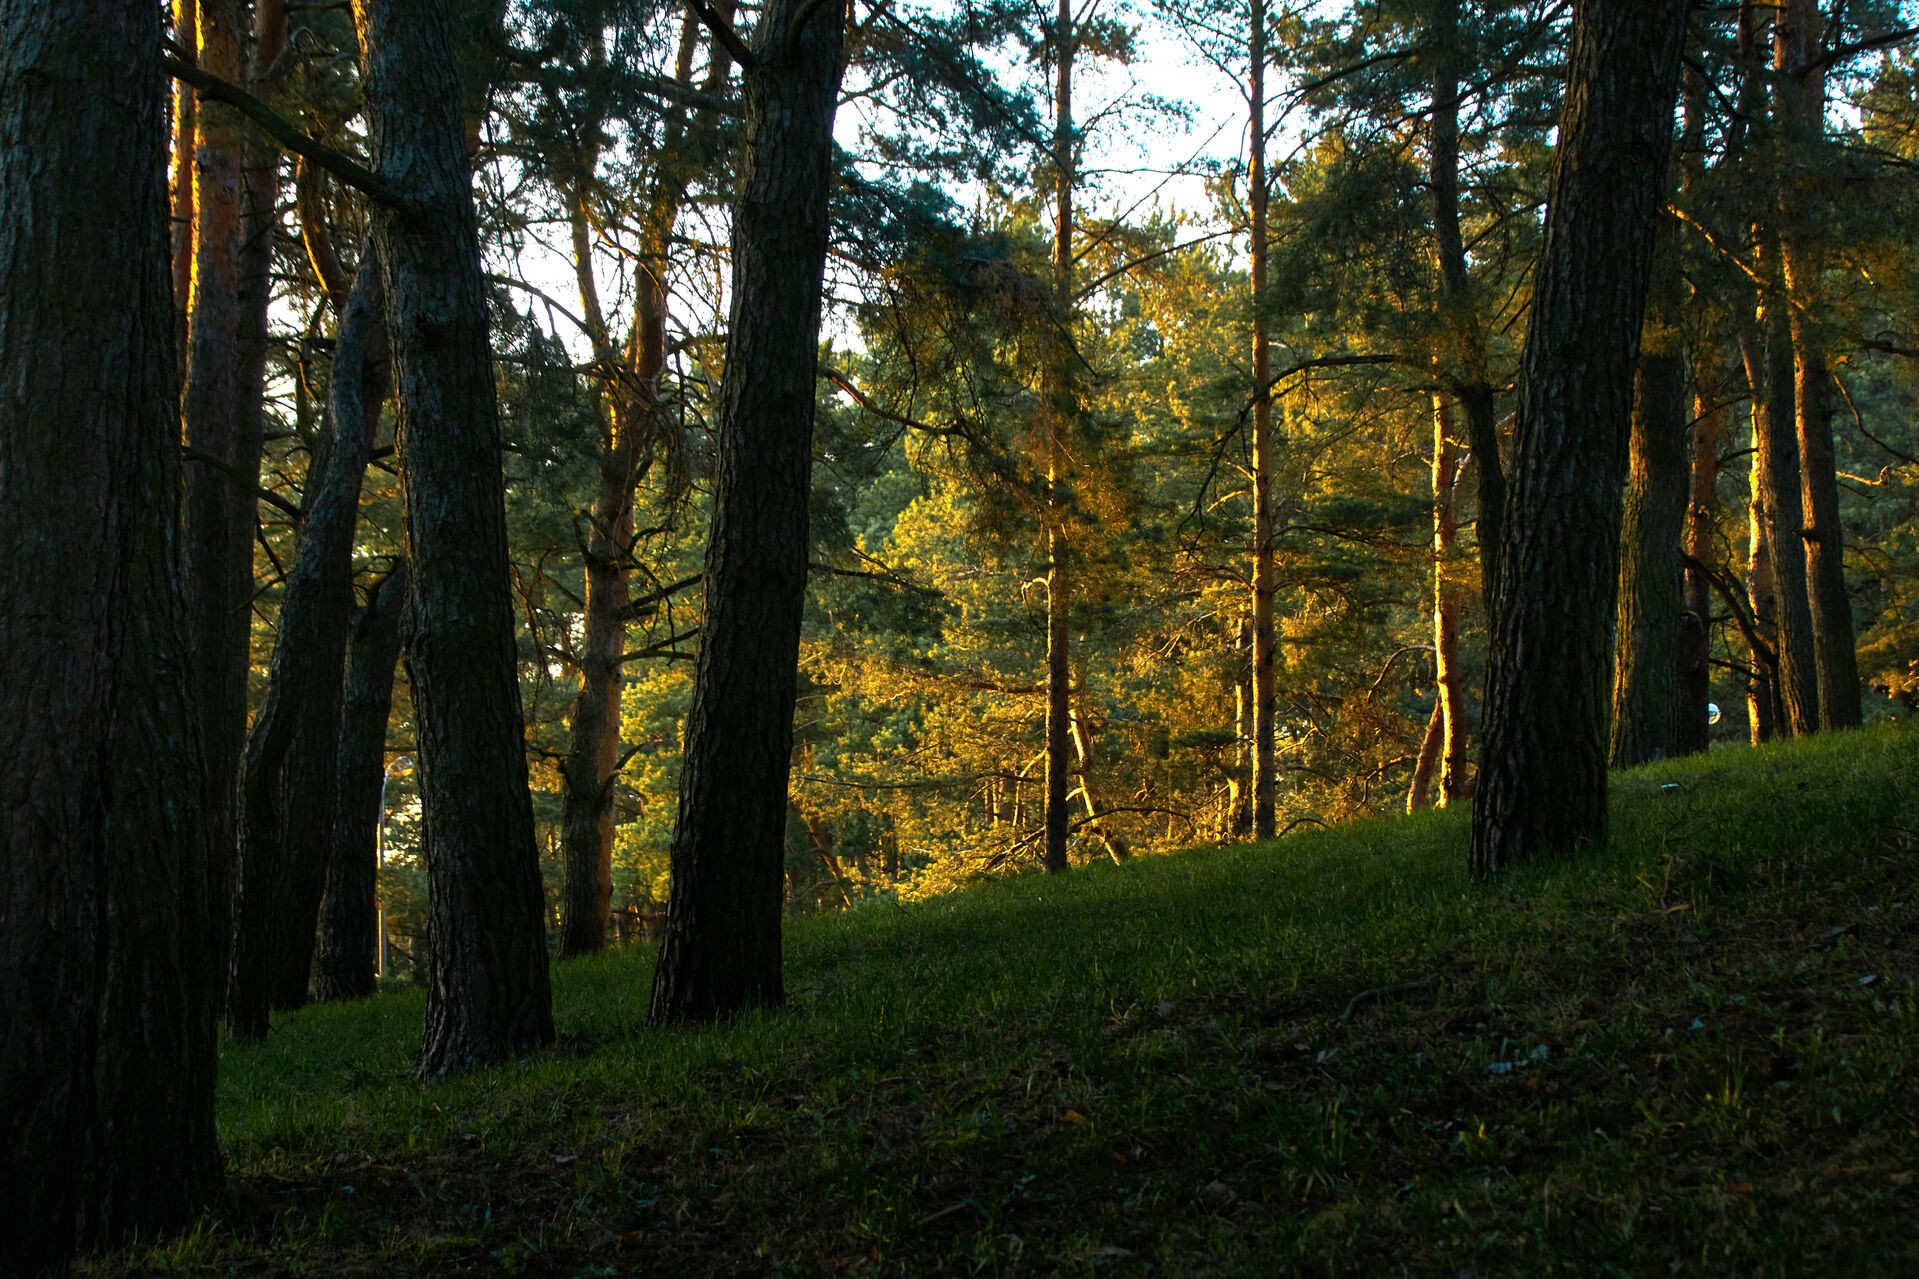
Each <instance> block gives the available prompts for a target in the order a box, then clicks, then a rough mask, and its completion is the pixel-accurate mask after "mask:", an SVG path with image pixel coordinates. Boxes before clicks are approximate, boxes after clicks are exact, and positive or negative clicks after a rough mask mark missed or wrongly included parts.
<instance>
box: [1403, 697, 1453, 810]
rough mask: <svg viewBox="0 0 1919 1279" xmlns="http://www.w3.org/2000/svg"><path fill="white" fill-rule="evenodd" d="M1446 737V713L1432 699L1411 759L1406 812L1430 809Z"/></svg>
mask: <svg viewBox="0 0 1919 1279" xmlns="http://www.w3.org/2000/svg"><path fill="white" fill-rule="evenodd" d="M1445 737H1446V712H1445V710H1444V709H1442V708H1441V706H1440V704H1439V699H1438V698H1437V697H1434V698H1433V713H1432V714H1431V715H1429V716H1427V718H1426V731H1425V733H1423V734H1422V735H1421V736H1420V739H1419V754H1418V755H1416V756H1414V758H1413V781H1412V785H1411V786H1409V787H1407V789H1406V811H1407V812H1409V813H1416V812H1418V811H1419V810H1420V809H1422V808H1430V807H1432V790H1433V774H1434V772H1436V771H1437V770H1438V768H1439V748H1440V746H1441V744H1442V743H1443V742H1444V741H1445Z"/></svg>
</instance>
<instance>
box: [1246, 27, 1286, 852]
mask: <svg viewBox="0 0 1919 1279" xmlns="http://www.w3.org/2000/svg"><path fill="white" fill-rule="evenodd" d="M1247 25H1248V37H1249V39H1248V49H1247V62H1248V66H1247V73H1248V74H1247V95H1246V99H1247V104H1248V108H1249V109H1248V113H1247V135H1246V136H1247V147H1248V150H1249V152H1250V155H1249V156H1248V161H1247V166H1246V183H1247V188H1248V189H1247V198H1248V200H1249V201H1250V203H1251V205H1252V227H1251V237H1252V248H1251V257H1252V275H1253V279H1252V284H1253V838H1254V839H1271V838H1272V837H1273V834H1274V832H1275V830H1276V829H1277V826H1278V823H1277V821H1276V820H1275V818H1274V809H1275V805H1276V803H1277V796H1278V793H1279V785H1278V776H1277V773H1276V765H1277V763H1278V758H1279V756H1278V731H1279V729H1278V719H1279V715H1278V711H1279V692H1278V684H1277V678H1278V677H1277V672H1276V670H1275V666H1274V663H1275V659H1276V657H1277V654H1278V649H1279V635H1278V628H1277V624H1276V623H1275V622H1274V620H1273V471H1274V464H1273V392H1272V387H1271V386H1269V385H1268V383H1269V382H1270V381H1271V380H1272V376H1273V355H1272V341H1271V339H1270V338H1269V337H1268V336H1267V332H1266V308H1267V306H1268V305H1269V299H1268V297H1267V289H1266V259H1267V250H1268V246H1267V242H1266V241H1267V224H1266V218H1267V192H1266V0H1252V12H1251V14H1250V16H1249V20H1248V24H1247Z"/></svg>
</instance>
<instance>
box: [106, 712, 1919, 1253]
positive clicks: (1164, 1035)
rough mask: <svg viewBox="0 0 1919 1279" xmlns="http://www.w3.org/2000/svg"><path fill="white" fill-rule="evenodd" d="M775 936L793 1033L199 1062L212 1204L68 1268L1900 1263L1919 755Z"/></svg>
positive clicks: (570, 1009) (1033, 886)
mask: <svg viewBox="0 0 1919 1279" xmlns="http://www.w3.org/2000/svg"><path fill="white" fill-rule="evenodd" d="M1614 789H1615V801H1614V823H1615V838H1614V842H1613V845H1612V847H1611V849H1610V850H1608V851H1606V852H1605V853H1603V854H1598V855H1592V856H1588V857H1584V858H1580V859H1570V860H1566V861H1563V862H1561V863H1558V864H1554V865H1549V866H1540V867H1533V868H1529V869H1526V870H1524V871H1522V872H1520V873H1518V874H1515V875H1512V876H1511V877H1509V878H1506V879H1504V880H1502V881H1500V882H1499V883H1496V884H1493V885H1490V886H1488V885H1475V884H1473V883H1471V882H1469V881H1468V880H1467V879H1466V877H1465V875H1464V873H1463V867H1464V862H1465V822H1464V818H1465V814H1464V813H1461V812H1452V813H1435V814H1429V815H1422V816H1420V817H1416V818H1409V819H1401V820H1388V821H1378V822H1370V823H1365V824H1361V825H1356V826H1351V827H1346V828H1343V829H1339V830H1334V831H1325V832H1313V833H1308V834H1299V835H1295V836H1293V837H1290V838H1288V839H1286V840H1285V841H1284V842H1283V843H1281V844H1279V845H1268V846H1262V847H1252V848H1247V847H1239V848H1230V849H1211V850H1198V851H1194V852H1189V853H1185V854H1181V855H1179V856H1175V857H1165V858H1154V859H1148V860H1139V861H1135V862H1133V863H1131V864H1128V865H1126V866H1124V867H1111V866H1104V867H1101V866H1095V867H1090V868H1087V869H1085V870H1082V871H1079V872H1076V873H1074V874H1072V875H1070V876H1068V877H1066V878H1064V879H1061V880H1047V879H1042V878H1039V877H1036V876H1035V877H1027V878H1022V879H1019V880H1016V881H1012V882H1006V883H1000V884H994V885H990V886H987V887H984V888H981V889H978V890H975V891H972V892H968V893H964V894H959V895H955V896H953V897H950V898H946V899H943V900H939V901H936V902H933V903H930V904H927V905H923V906H918V907H914V908H911V909H906V910H902V909H899V908H895V907H891V906H888V907H884V908H880V909H874V908H867V909H864V910H861V911H859V912H856V913H854V914H851V915H848V916H842V917H837V918H819V919H809V920H803V921H799V922H798V923H796V924H795V925H794V926H793V928H792V930H791V936H790V943H789V952H788V953H789V968H788V973H789V982H790V986H791V994H792V1000H791V1003H790V1005H789V1007H788V1008H786V1009H785V1010H783V1011H781V1012H779V1013H776V1014H769V1015H764V1016H755V1017H751V1018H748V1019H746V1020H745V1021H743V1022H741V1023H739V1024H736V1025H733V1026H730V1027H727V1028H725V1029H721V1030H716V1031H706V1032H676V1033H654V1032H648V1031H644V1030H639V1029H636V1027H637V1026H638V1024H639V1022H640V1020H641V1018H642V1016H643V1013H644V1008H645V998H646V990H647V984H648V980H649V977H650V973H651V962H652V957H651V955H650V953H646V952H626V953H622V954H618V955H613V956H609V957H606V958H604V959H600V960H592V961H583V962H578V963H574V964H570V965H566V966H563V967H562V968H560V969H559V970H558V976H557V981H556V986H557V997H558V1000H559V1004H560V1007H559V1010H558V1015H559V1021H560V1025H561V1027H562V1031H563V1035H564V1036H565V1041H564V1043H563V1045H562V1047H561V1048H560V1049H558V1050H556V1051H555V1052H553V1053H551V1054H549V1055H547V1056H545V1057H543V1058H541V1059H540V1060H537V1061H533V1062H529V1063H526V1064H524V1065H521V1066H516V1067H509V1068H505V1069H500V1070H495V1071H490V1072H485V1073H482V1074H479V1075H476V1076H474V1077H472V1078H468V1079H464V1080H459V1081H455V1082H452V1083H447V1084H442V1085H438V1086H434V1087H431V1088H423V1087H420V1086H418V1085H416V1084H414V1083H413V1082H411V1080H410V1078H409V1077H408V1067H409V1065H410V1062H411V1058H412V1054H413V1052H414V1049H415V1046H416V1043H417V1036H418V1028H419V1019H420V1000H419V998H418V997H417V996H411V995H395V996H386V997H382V998H379V999H376V1000H372V1001H369V1002H366V1003H363V1004H359V1005H356V1006H352V1007H345V1008H319V1009H314V1010H311V1011H309V1012H307V1013H304V1014H301V1015H299V1016H297V1017H293V1018H290V1019H288V1020H287V1021H286V1023H285V1024H283V1025H281V1026H279V1027H277V1028H276V1029H275V1031H274V1034H273V1038H272V1039H271V1040H270V1041H269V1043H267V1044H266V1045H265V1046H264V1047H263V1048H257V1049H254V1048H230V1049H229V1051H228V1053H227V1055H226V1058H225V1062H224V1078H223V1080H222V1105H221V1115H222V1124H223V1137H224V1140H225V1145H226V1149H227V1151H228V1156H229V1160H230V1164H231V1166H232V1170H233V1184H234V1192H233V1195H232V1197H231V1202H230V1203H229V1205H228V1206H227V1207H226V1208H225V1209H224V1210H223V1211H222V1212H221V1213H220V1214H218V1215H217V1216H216V1217H213V1218H210V1219H209V1220H208V1221H207V1222H206V1223H204V1224H203V1226H202V1228H201V1230H200V1231H199V1232H198V1233H197V1234H195V1235H194V1236H192V1237H190V1238H188V1239H186V1240H183V1241H176V1242H173V1243H169V1244H166V1245H162V1246H160V1247H157V1248H154V1249H150V1250H135V1251H131V1252H128V1253H126V1254H123V1255H121V1256H117V1257H113V1258H108V1259H105V1260H103V1261H101V1262H98V1263H96V1264H95V1266H94V1267H93V1273H99V1274H110V1273H121V1272H129V1271H141V1272H144V1271H148V1270H158V1269H167V1268H178V1269H181V1270H184V1271H187V1272H190V1273H219V1274H225V1273H228V1272H229V1268H230V1267H231V1268H235V1269H237V1271H238V1272H239V1273H275V1274H281V1273H309V1274H326V1275H333V1274H368V1275H375V1274H377V1275H387V1274H395V1273H420V1274H449V1273H502V1272H504V1273H528V1274H565V1275H612V1274H635V1273H639V1274H701V1273H709V1272H717V1273H726V1274H771V1273H795V1274H814V1273H821V1272H831V1271H841V1270H844V1271H849V1272H859V1271H862V1270H866V1271H874V1272H882V1273H910V1274H925V1273H951V1274H974V1273H992V1274H1029V1273H1051V1272H1055V1271H1057V1272H1064V1273H1082V1272H1085V1273H1093V1272H1104V1273H1115V1274H1134V1273H1146V1272H1148V1271H1151V1272H1154V1273H1175V1274H1272V1273H1281V1272H1285V1271H1289V1270H1297V1271H1300V1272H1304V1273H1347V1272H1355V1273H1356V1272H1363V1273H1367V1274H1400V1273H1407V1274H1432V1275H1444V1276H1447V1277H1448V1279H1451V1277H1453V1276H1461V1275H1468V1274H1472V1275H1491V1274H1500V1273H1506V1274H1529V1275H1530V1274H1544V1273H1552V1272H1564V1273H1579V1274H1593V1273H1617V1274H1632V1275H1639V1274H1649V1273H1655V1272H1667V1271H1669V1270H1673V1271H1677V1272H1680V1273H1697V1274H1714V1275H1724V1274H1771V1273H1777V1274H1802V1273H1807V1272H1821V1273H1823V1272H1834V1273H1855V1274H1867V1273H1881V1274H1915V1273H1919V1186H1915V1185H1914V1183H1913V1174H1914V1172H1915V1165H1916V1164H1919V1087H1915V1080H1916V1078H1919V1072H1915V1070H1914V1060H1915V1053H1919V984H1916V983H1919V903H1915V900H1914V894H1915V891H1916V889H1915V879H1916V878H1919V733H1914V732H1912V731H1906V730H1892V729H1881V730H1874V731H1871V732H1867V733H1863V734H1852V735H1849V736H1846V737H1843V738H1837V739H1834V740H1830V741H1813V742H1807V743H1799V744H1788V745H1784V746H1779V747H1774V748H1769V749H1767V750H1764V751H1761V752H1756V753H1755V752H1746V751H1727V752H1722V753H1716V754H1714V755H1713V756H1711V757H1709V758H1703V759H1695V760H1689V761H1684V762H1680V763H1675V764H1669V765H1663V766H1659V767H1655V768H1652V769H1647V770H1641V771H1638V772H1634V773H1630V774H1625V775H1622V776H1620V777H1618V778H1616V779H1615V787H1614Z"/></svg>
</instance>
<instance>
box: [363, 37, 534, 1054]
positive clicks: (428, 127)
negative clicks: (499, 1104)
mask: <svg viewBox="0 0 1919 1279" xmlns="http://www.w3.org/2000/svg"><path fill="white" fill-rule="evenodd" d="M354 11H355V14H356V16H357V18H358V26H359V39H360V64H361V68H362V82H363V83H364V85H365V91H366V103H367V134H368V139H369V141H370V143H371V145H372V150H373V153H374V156H375V157H376V165H377V170H378V172H379V174H380V176H381V178H382V180H383V181H384V182H385V183H386V184H387V186H388V187H389V189H390V190H391V191H393V192H394V193H395V194H396V196H397V198H398V199H399V200H401V201H403V202H404V205H403V207H395V206H394V205H392V204H387V203H376V204H375V205H374V206H373V208H372V210H371V219H370V221H371V229H372V234H373V242H374V244H375V246H376V247H377V248H378V251H379V255H380V264H381V267H382V269H383V271H384V274H385V282H386V318H387V340H388V342H389V343H390V344H391V347H392V351H393V368H394V375H395V402H396V403H397V405H398V407H399V427H398V436H397V438H398V445H399V458H400V488H401V494H402V498H403V501H404V504H405V507H406V542H407V562H408V565H409V566H410V568H411V571H412V575H413V582H412V592H413V593H412V600H413V604H412V611H413V625H414V631H413V635H412V638H411V640H410V641H409V644H408V661H409V667H410V670H411V671H412V675H413V684H412V687H413V706H414V720H415V725H416V728H417V732H418V738H419V748H420V749H419V761H420V777H421V785H420V794H421V798H422V800H423V801H424V804H425V808H426V864H427V906H428V916H429V926H430V928H431V930H432V932H431V936H432V941H433V947H432V950H433V954H432V960H431V963H430V965H429V970H428V975H427V1008H426V1035H425V1040H424V1042H423V1044H422V1045H421V1049H420V1073H421V1074H422V1075H425V1076H433V1075H439V1074H444V1073H446V1072H447V1071H450V1070H456V1069H460V1068H462V1067H466V1066H469V1065H476V1064H479V1063H482V1062H487V1061H496V1060H499V1059H500V1058H503V1057H508V1056H511V1055H513V1054H515V1053H519V1052H524V1051H527V1050H529V1049H533V1048H538V1047H541V1046H543V1045H545V1044H548V1043H550V1042H552V1039H553V1001H552V991H551V987H550V985H549V981H548V973H547V952H546V928H545V913H546V899H545V894H544V891H543V889H542V886H541V883H540V866H539V855H538V852H537V850H536V849H535V847H534V843H533V805H532V799H531V797H530V795H529V794H528V791H527V781H526V747H525V730H524V727H523V719H522V715H521V710H520V688H519V680H518V674H517V670H518V654H517V651H516V648H517V646H516V643H515V637H514V621H513V606H512V593H511V589H510V586H509V583H508V580H507V547H506V508H505V501H504V495H503V481H502V479H501V471H500V425H499V411H498V405H497V403H496V401H495V398H494V390H493V362H492V356H491V352H490V350H489V347H488V340H487V311H486V291H485V287H484V284H483V283H482V281H481V278H480V243H479V232H478V229H477V226H476V223H475V219H474V212H473V196H472V176H471V171H470V169H469V167H468V160H467V150H466V140H465V135H464V130H463V127H462V119H461V115H460V103H461V98H460V89H459V84H458V81H457V79H456V76H455V72H454V60H453V42H452V22H451V17H450V14H449V10H448V0H418V2H417V3H405V4H403V3H399V0H365V3H362V4H356V5H355V8H354Z"/></svg>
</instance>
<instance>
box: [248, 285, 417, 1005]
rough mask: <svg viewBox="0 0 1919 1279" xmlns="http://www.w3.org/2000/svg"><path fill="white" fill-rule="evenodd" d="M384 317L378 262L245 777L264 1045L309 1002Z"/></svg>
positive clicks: (305, 514) (362, 298) (351, 327)
mask: <svg viewBox="0 0 1919 1279" xmlns="http://www.w3.org/2000/svg"><path fill="white" fill-rule="evenodd" d="M384 303H385V298H384V296H383V293H382V288H381V284H380V264H379V259H378V256H377V254H375V253H372V252H368V253H367V254H366V255H365V257H364V258H363V259H362V260H361V263H360V271H359V275H358V278H357V279H356V280H355V281H354V287H353V292H352V295H351V297H350V299H349V301H348V303H347V307H346V311H345V313H344V314H343V315H342V316H341V318H340V327H339V334H338V337H337V340H336V341H335V343H334V354H333V373H332V378H331V382H330V386H329V393H328V405H327V433H326V437H325V439H324V441H323V443H322V444H321V446H320V449H319V451H318V453H317V454H316V456H315V458H314V460H313V465H312V467H311V468H310V470H309V472H308V484H307V493H306V501H305V503H304V506H303V509H302V512H301V517H302V518H301V528H300V533H301V538H300V551H299V556H298V558H297V559H296V560H295V561H294V564H293V568H292V570H291V571H290V572H289V573H288V574H287V581H286V590H285V593H284V595H283V597H282V600H281V604H280V625H279V631H278V634H277V635H276V637H275V641H274V646H273V661H272V666H271V668H270V671H269V673H268V676H267V693H266V700H265V702H264V703H263V704H262V705H261V707H260V713H259V715H258V716H256V717H255V719H254V721H253V732H252V734H251V736H249V738H248V739H247V752H246V759H245V762H244V765H243V768H242V780H241V789H240V821H239V832H240V846H239V858H238V867H237V871H236V875H235V883H234V899H233V913H234V944H233V971H232V974H231V975H230V976H229V978H228V981H227V1026H228V1028H229V1029H230V1030H231V1031H232V1032H233V1033H234V1034H235V1035H238V1036H241V1037H243V1038H254V1039H257V1038H259V1037H260V1036H262V1035H264V1034H266V1031H267V1011H268V1008H269V1007H272V1008H280V1009H286V1008H297V1007H300V1006H301V1005H302V1004H304V1003H305V1002H306V994H307V983H308V976H309V969H310V968H311V966H312V960H313V939H314V933H315V929H316V927H317V924H318V919H319V913H320V897H321V893H322V891H323V890H324V888H325V885H326V867H327V858H328V856H329V855H330V853H331V851H332V842H333V823H334V798H335V767H336V765H335V758H336V755H337V751H338V741H339V735H340V698H341V682H342V680H343V678H344V676H345V672H346V646H347V627H348V622H349V619H350V616H351V614H352V611H353V533H354V528H355V526H356V525H357V523H358V518H359V508H360V485H361V480H362V478H363V477H364V476H365V474H366V466H367V461H368V458H369V457H370V456H371V454H372V450H373V434H374V429H375V426H376V425H377V423H378V421H379V416H380V406H381V404H383V403H384V402H385V401H386V389H387V385H388V382H389V378H388V359H387V342H386V321H385V319H384V318H383V316H382V314H381V312H382V310H383V308H384Z"/></svg>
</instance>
